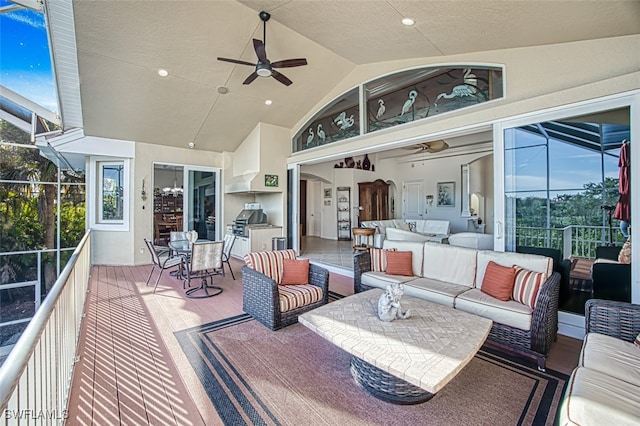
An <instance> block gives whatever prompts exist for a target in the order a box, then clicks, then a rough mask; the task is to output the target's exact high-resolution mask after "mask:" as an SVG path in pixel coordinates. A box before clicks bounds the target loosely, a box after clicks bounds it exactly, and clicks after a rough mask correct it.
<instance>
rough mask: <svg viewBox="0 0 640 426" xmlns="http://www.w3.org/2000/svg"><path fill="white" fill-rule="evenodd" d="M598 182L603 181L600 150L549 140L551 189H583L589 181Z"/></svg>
mask: <svg viewBox="0 0 640 426" xmlns="http://www.w3.org/2000/svg"><path fill="white" fill-rule="evenodd" d="M616 168H617V167H616ZM598 182H602V156H601V153H600V151H594V150H591V149H588V148H584V147H581V146H577V145H572V144H569V143H566V142H560V141H557V140H553V139H551V140H550V141H549V188H550V189H553V190H560V189H567V190H571V189H582V188H585V185H588V184H589V183H598Z"/></svg>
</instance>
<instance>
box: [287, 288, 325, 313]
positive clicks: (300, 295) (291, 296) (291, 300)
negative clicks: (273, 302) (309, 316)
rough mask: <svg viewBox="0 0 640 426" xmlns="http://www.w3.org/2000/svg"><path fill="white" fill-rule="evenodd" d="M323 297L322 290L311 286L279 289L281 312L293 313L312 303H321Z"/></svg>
mask: <svg viewBox="0 0 640 426" xmlns="http://www.w3.org/2000/svg"><path fill="white" fill-rule="evenodd" d="M322 296H323V294H322V289H321V288H320V287H318V286H315V285H311V284H307V285H286V286H280V287H278V301H279V302H280V312H287V311H291V310H293V309H297V308H301V307H303V306H306V305H309V304H311V303H316V302H319V301H320V300H321V299H322Z"/></svg>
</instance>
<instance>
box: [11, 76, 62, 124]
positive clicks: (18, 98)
mask: <svg viewBox="0 0 640 426" xmlns="http://www.w3.org/2000/svg"><path fill="white" fill-rule="evenodd" d="M0 96H4V97H5V98H7V99H9V100H10V101H12V102H14V103H16V104H18V105H20V106H21V107H23V108H26V109H27V110H29V111H31V112H35V113H36V114H37V115H38V116H39V117H42V118H44V119H45V120H47V121H50V122H52V123H53V124H56V125H58V126H60V117H59V116H58V114H56V113H54V112H52V111H49V110H48V109H46V108H44V107H42V106H40V105H38V104H37V103H35V102H33V101H30V100H29V99H27V98H25V97H24V96H22V95H19V94H17V93H16V92H14V91H13V90H11V89H9V88H7V87H5V86H2V85H0Z"/></svg>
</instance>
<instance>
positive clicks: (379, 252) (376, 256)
mask: <svg viewBox="0 0 640 426" xmlns="http://www.w3.org/2000/svg"><path fill="white" fill-rule="evenodd" d="M389 250H395V249H388V250H383V249H380V248H370V249H369V256H371V270H372V271H374V272H384V271H386V270H387V254H386V252H387V251H389Z"/></svg>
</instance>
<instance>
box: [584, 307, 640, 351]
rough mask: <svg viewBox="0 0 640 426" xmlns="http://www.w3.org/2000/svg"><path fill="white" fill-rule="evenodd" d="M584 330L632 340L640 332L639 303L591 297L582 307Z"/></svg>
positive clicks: (628, 340)
mask: <svg viewBox="0 0 640 426" xmlns="http://www.w3.org/2000/svg"><path fill="white" fill-rule="evenodd" d="M584 310H585V312H584V320H585V331H586V332H587V333H600V334H606V335H607V336H611V337H615V338H617V339H621V340H625V341H627V342H633V341H634V339H635V338H636V336H637V335H638V334H640V305H634V304H631V303H626V302H618V301H613V300H601V299H591V300H587V303H585V307H584Z"/></svg>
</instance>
